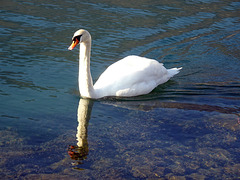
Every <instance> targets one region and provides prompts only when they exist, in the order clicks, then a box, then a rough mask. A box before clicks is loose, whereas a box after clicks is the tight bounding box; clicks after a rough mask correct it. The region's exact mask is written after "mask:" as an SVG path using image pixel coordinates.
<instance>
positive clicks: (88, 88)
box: [68, 29, 181, 99]
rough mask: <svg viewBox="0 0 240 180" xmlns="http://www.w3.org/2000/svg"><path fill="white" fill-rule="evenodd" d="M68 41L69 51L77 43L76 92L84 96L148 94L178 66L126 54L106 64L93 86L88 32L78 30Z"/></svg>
mask: <svg viewBox="0 0 240 180" xmlns="http://www.w3.org/2000/svg"><path fill="white" fill-rule="evenodd" d="M72 40H73V42H72V44H71V45H70V47H69V48H68V49H69V50H72V49H73V48H74V47H75V46H76V45H77V44H80V52H79V78H78V83H79V91H80V94H81V96H82V97H84V98H93V99H98V98H102V97H105V96H125V97H130V96H138V95H142V94H148V93H150V92H151V91H152V90H153V89H154V88H155V87H157V86H158V85H159V84H162V83H165V82H167V81H168V80H169V79H170V78H171V77H173V76H174V75H175V74H177V73H178V72H179V70H180V69H181V68H172V69H168V70H167V69H166V68H165V67H164V66H163V64H162V63H159V62H158V61H156V60H153V59H148V58H144V57H139V56H127V57H125V58H123V59H121V60H119V61H117V62H116V63H114V64H112V65H111V66H109V67H108V68H107V69H106V70H105V71H104V72H103V73H102V75H101V76H100V77H99V79H98V80H97V82H96V83H95V84H94V86H93V82H92V77H91V72H90V52H91V35H90V34H89V32H88V31H86V30H84V29H80V30H78V31H76V32H75V33H74V35H73V38H72Z"/></svg>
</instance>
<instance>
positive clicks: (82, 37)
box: [68, 29, 91, 50]
mask: <svg viewBox="0 0 240 180" xmlns="http://www.w3.org/2000/svg"><path fill="white" fill-rule="evenodd" d="M89 41H90V42H91V35H90V33H89V32H88V31H87V30H84V29H79V30H78V31H76V32H75V33H74V35H73V37H72V44H71V45H70V46H69V48H68V50H73V48H75V46H76V45H78V44H79V43H82V42H83V43H86V42H89Z"/></svg>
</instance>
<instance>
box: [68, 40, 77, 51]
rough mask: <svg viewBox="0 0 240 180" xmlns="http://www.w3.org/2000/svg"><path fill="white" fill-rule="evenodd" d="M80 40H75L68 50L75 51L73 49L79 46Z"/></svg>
mask: <svg viewBox="0 0 240 180" xmlns="http://www.w3.org/2000/svg"><path fill="white" fill-rule="evenodd" d="M78 43H79V40H78V39H77V38H75V39H74V40H73V42H72V44H71V45H70V46H69V48H68V50H70V51H71V50H73V48H75V46H76V45H78Z"/></svg>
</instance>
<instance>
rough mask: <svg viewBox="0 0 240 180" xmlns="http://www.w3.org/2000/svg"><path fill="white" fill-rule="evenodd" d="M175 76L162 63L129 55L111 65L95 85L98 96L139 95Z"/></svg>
mask: <svg viewBox="0 0 240 180" xmlns="http://www.w3.org/2000/svg"><path fill="white" fill-rule="evenodd" d="M174 72H175V71H174ZM172 76H173V72H172V73H169V72H168V70H167V69H166V68H165V67H164V66H163V64H162V63H159V62H157V61H156V60H153V59H148V58H145V57H139V56H127V57H125V58H124V59H122V60H119V61H117V62H116V63H114V64H112V65H111V66H109V67H108V68H107V69H106V70H105V71H104V72H103V73H102V75H101V76H100V77H99V79H98V80H97V82H96V83H95V85H94V89H95V92H96V94H97V95H98V96H102V97H103V96H137V95H141V94H147V93H149V92H151V91H152V90H153V89H154V88H155V87H157V86H158V85H159V84H162V83H165V82H166V81H168V80H169V78H170V77H172Z"/></svg>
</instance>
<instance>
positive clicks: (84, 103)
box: [68, 99, 93, 165]
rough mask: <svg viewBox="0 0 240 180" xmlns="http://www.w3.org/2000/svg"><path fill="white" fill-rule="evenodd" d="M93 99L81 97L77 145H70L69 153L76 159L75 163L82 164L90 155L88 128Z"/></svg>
mask: <svg viewBox="0 0 240 180" xmlns="http://www.w3.org/2000/svg"><path fill="white" fill-rule="evenodd" d="M92 107H93V101H92V100H90V99H80V100H79V105H78V112H77V119H78V127H77V134H76V137H77V145H76V146H69V148H68V154H69V156H70V157H71V159H73V160H75V163H74V164H73V165H78V164H82V160H84V159H86V158H87V155H88V141H87V128H88V122H89V120H90V117H91V111H92Z"/></svg>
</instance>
